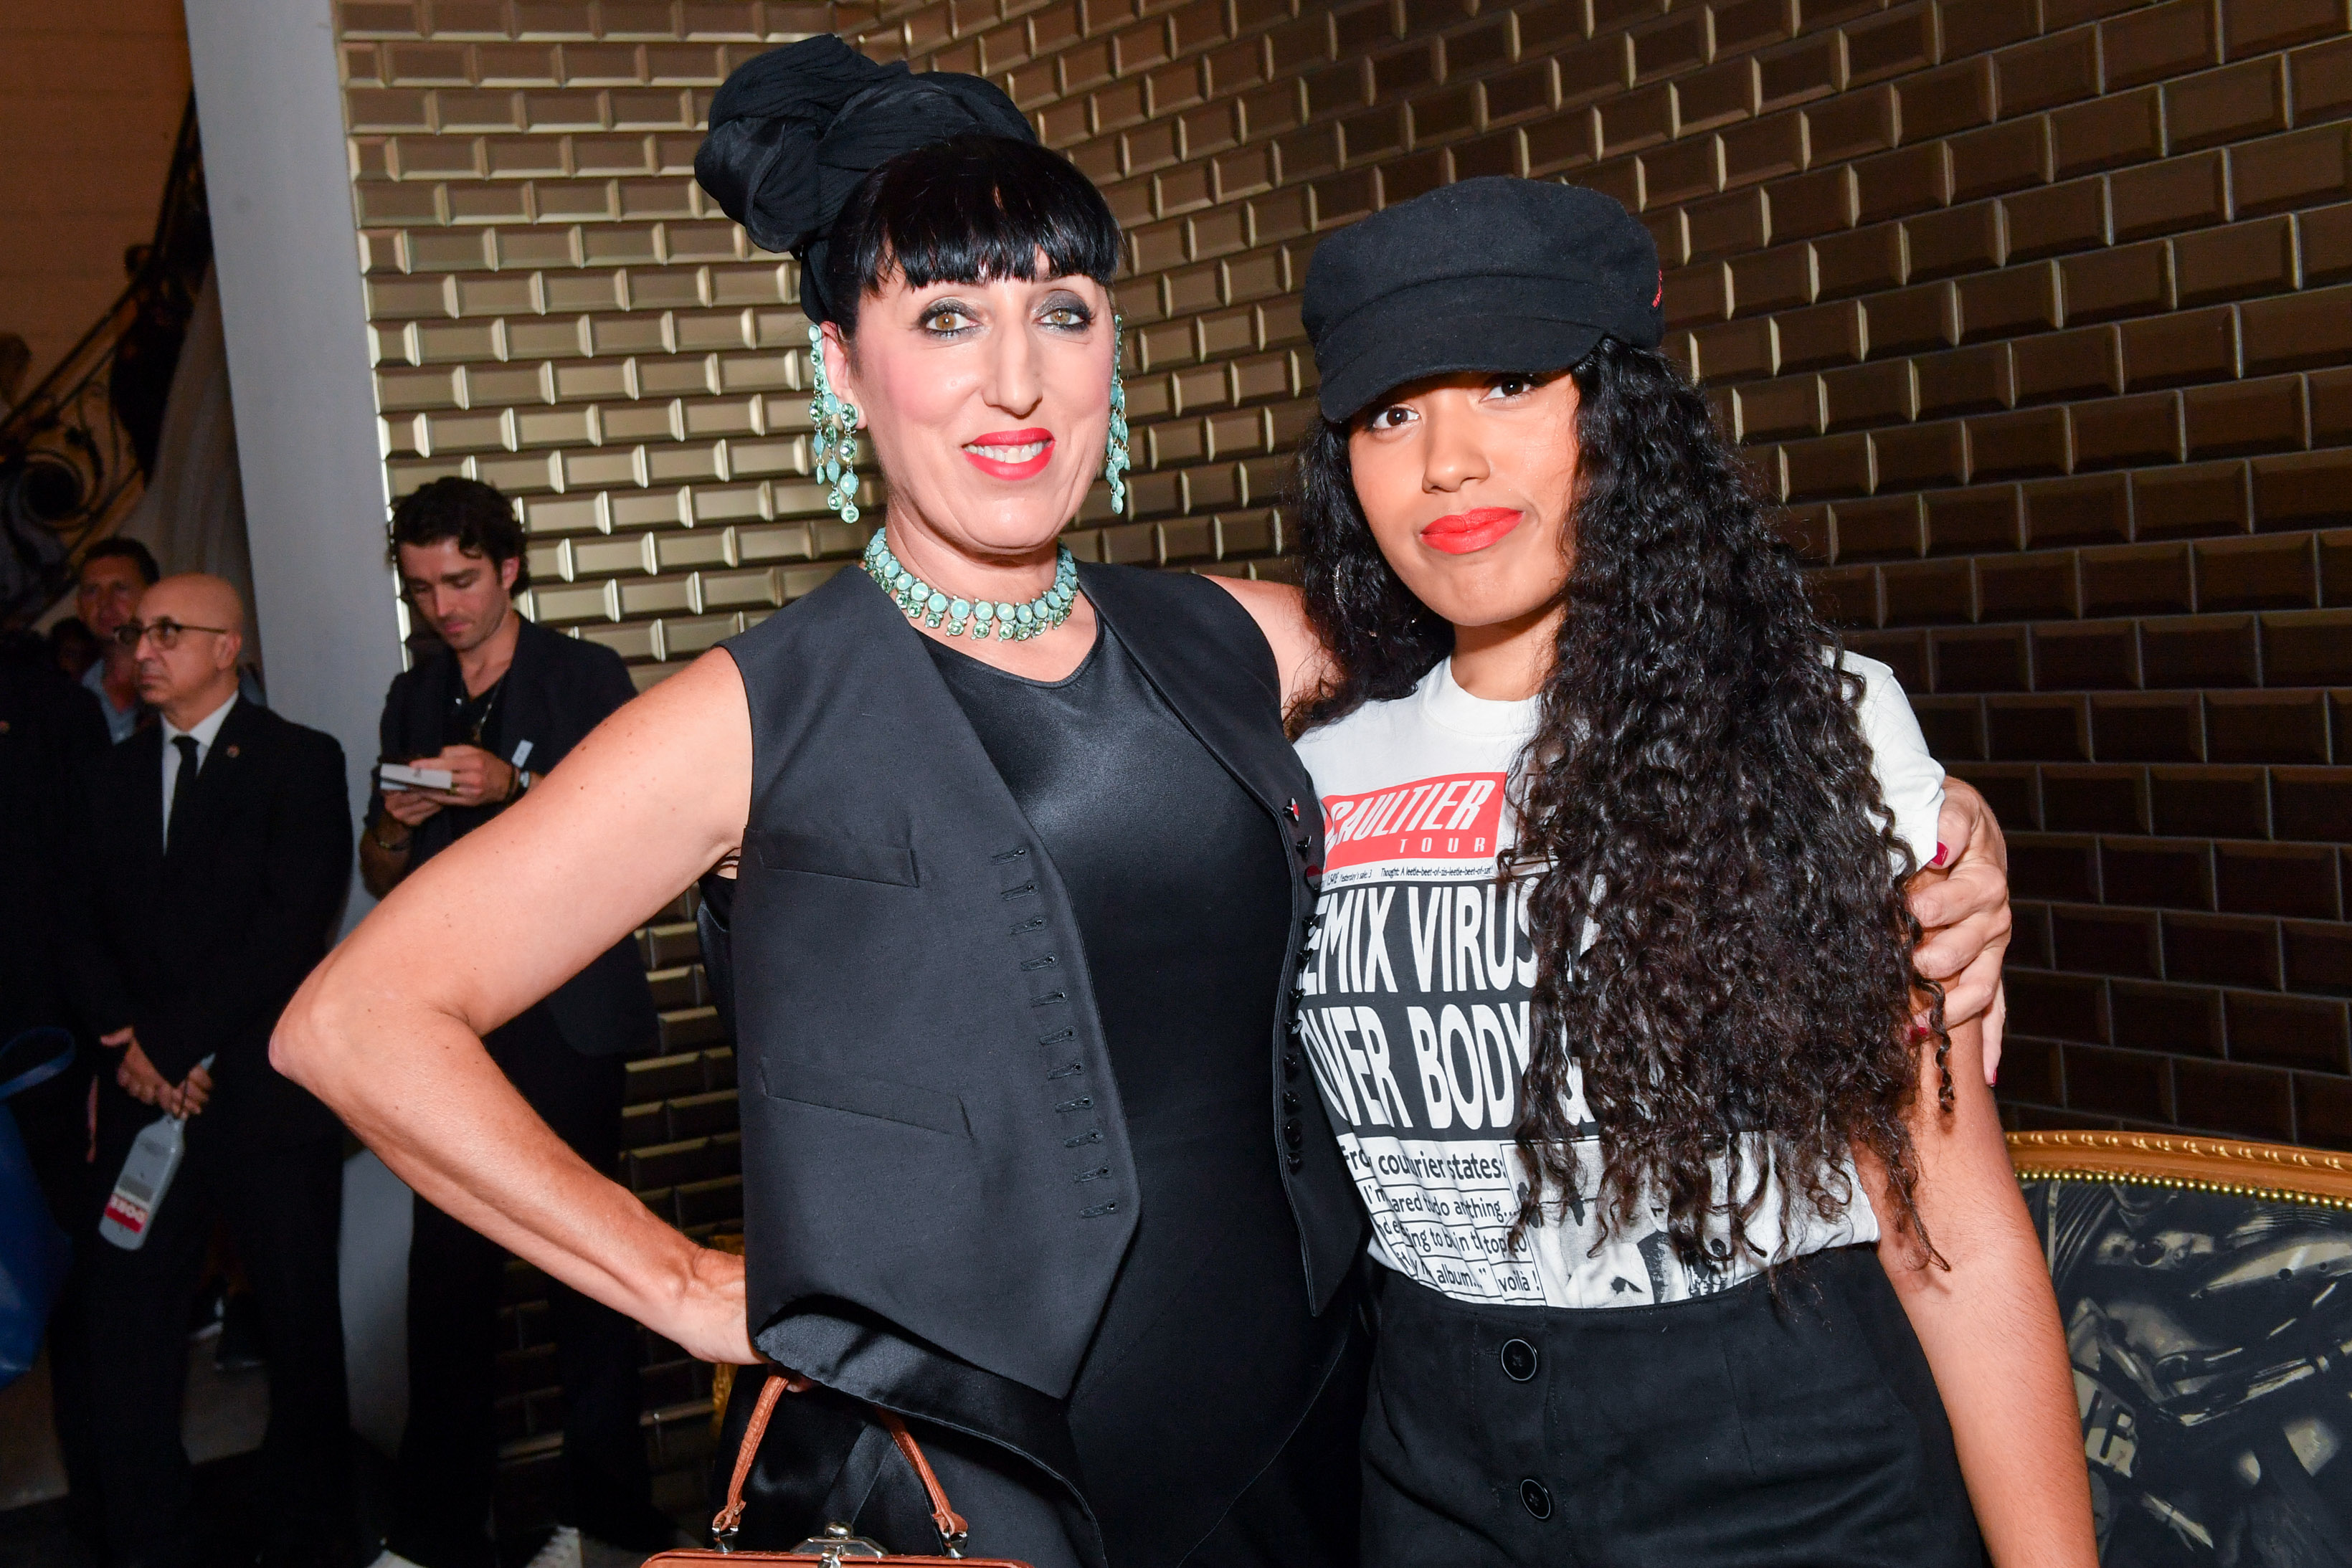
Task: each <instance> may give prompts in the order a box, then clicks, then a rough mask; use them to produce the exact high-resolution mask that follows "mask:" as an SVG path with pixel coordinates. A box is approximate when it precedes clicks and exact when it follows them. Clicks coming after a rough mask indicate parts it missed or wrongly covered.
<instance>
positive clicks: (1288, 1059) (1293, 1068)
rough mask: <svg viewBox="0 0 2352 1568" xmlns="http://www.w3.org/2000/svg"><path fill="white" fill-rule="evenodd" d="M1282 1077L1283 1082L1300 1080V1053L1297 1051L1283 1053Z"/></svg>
mask: <svg viewBox="0 0 2352 1568" xmlns="http://www.w3.org/2000/svg"><path fill="white" fill-rule="evenodd" d="M1282 1077H1283V1082H1286V1083H1296V1082H1298V1053H1297V1051H1284V1052H1283V1053H1282Z"/></svg>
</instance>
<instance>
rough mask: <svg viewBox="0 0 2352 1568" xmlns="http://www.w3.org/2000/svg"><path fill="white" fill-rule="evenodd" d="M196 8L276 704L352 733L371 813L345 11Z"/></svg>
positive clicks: (365, 446)
mask: <svg viewBox="0 0 2352 1568" xmlns="http://www.w3.org/2000/svg"><path fill="white" fill-rule="evenodd" d="M187 11H188V55H189V58H190V62H191V63H192V65H193V66H194V74H195V86H196V118H197V120H198V123H199V124H200V125H201V127H202V129H203V132H204V147H205V189H206V192H207V193H208V194H209V197H210V200H211V204H212V226H213V251H214V257H215V261H214V265H215V267H216V268H217V270H218V273H219V278H220V292H221V313H222V318H223V320H224V322H225V324H226V330H227V338H228V365H229V386H230V394H231V397H232V400H233V402H234V404H235V407H236V448H237V462H238V466H239V468H240V469H241V470H242V474H243V478H244V484H245V516H246V531H247V538H248V539H249V540H250V542H251V545H252V550H253V590H254V597H255V599H256V600H257V603H256V604H255V606H254V613H255V614H256V616H257V618H258V620H259V623H260V628H261V642H262V645H263V647H265V648H266V649H268V660H269V663H268V677H269V706H271V707H273V708H275V709H276V710H277V711H278V713H280V714H282V715H284V716H286V717H288V718H290V719H292V720H294V721H295V722H296V723H298V724H306V725H309V726H310V727H312V728H314V729H322V730H325V731H326V732H327V733H328V734H330V735H331V736H333V737H335V738H336V739H337V740H339V741H341V743H342V747H343V760H344V763H345V766H346V768H348V770H349V774H350V784H351V797H352V821H353V822H354V823H355V824H356V822H357V821H358V814H359V811H360V810H361V809H362V807H363V806H364V805H365V803H366V800H367V789H368V772H369V769H370V768H373V765H374V763H375V751H376V718H377V715H378V714H379V713H380V712H381V710H382V708H383V694H384V687H385V685H386V684H387V683H389V682H390V681H391V679H392V677H393V675H394V674H396V673H397V672H398V671H399V669H400V630H399V626H398V624H397V621H396V617H395V615H394V604H393V594H392V588H391V579H390V571H389V569H388V568H387V567H386V566H385V564H384V559H383V528H384V519H385V509H386V506H387V497H386V493H385V489H384V468H383V453H382V452H381V450H380V449H379V447H378V445H377V441H376V424H375V393H374V385H373V371H372V369H371V367H370V365H369V361H368V336H367V317H366V310H365V305H364V301H363V299H362V293H361V286H360V263H359V235H358V232H357V230H356V228H355V226H354V224H353V218H352V183H351V173H350V169H349V166H348V162H347V157H346V153H345V152H344V139H343V108H342V94H341V83H340V82H339V81H338V79H337V75H336V68H335V44H334V31H333V15H332V8H331V0H187ZM371 904H372V901H371V900H370V899H369V898H368V896H367V894H366V893H365V892H364V891H362V889H361V887H360V885H359V879H358V868H357V866H356V865H354V866H353V868H352V902H351V906H350V909H349V911H348V913H347V914H346V915H345V920H346V923H347V924H346V927H345V928H346V929H348V928H349V924H350V923H355V922H356V921H357V920H358V919H359V917H360V916H361V915H362V914H364V913H365V912H366V911H367V909H368V908H369V907H370V906H371Z"/></svg>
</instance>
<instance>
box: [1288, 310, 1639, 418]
mask: <svg viewBox="0 0 2352 1568" xmlns="http://www.w3.org/2000/svg"><path fill="white" fill-rule="evenodd" d="M1604 330H1605V329H1603V328H1601V327H1599V326H1596V325H1594V324H1592V323H1591V322H1585V321H1550V320H1538V319H1529V318H1528V317H1527V316H1524V315H1516V314H1514V315H1504V314H1499V313H1496V314H1488V313H1485V312H1479V313H1470V312H1463V313H1458V314H1449V315H1447V316H1445V317H1444V318H1443V319H1433V318H1432V317H1431V316H1430V314H1429V313H1428V312H1427V311H1425V310H1423V309H1420V308H1412V307H1405V308H1398V309H1396V310H1393V311H1386V310H1381V309H1379V308H1374V309H1371V310H1367V311H1363V312H1361V313H1360V315H1359V316H1358V317H1357V318H1356V319H1350V320H1349V322H1348V324H1347V331H1346V337H1347V338H1348V340H1349V341H1348V342H1347V343H1345V344H1332V345H1329V347H1330V348H1332V349H1336V350H1338V352H1336V353H1332V354H1330V355H1329V358H1330V359H1331V360H1333V361H1336V363H1333V364H1331V365H1330V366H1329V367H1328V368H1327V369H1326V370H1325V371H1324V372H1323V384H1322V387H1321V389H1320V391H1319V392H1318V393H1317V401H1318V402H1319V403H1320V404H1321V406H1322V410H1323V417H1324V418H1326V419H1328V420H1329V421H1331V422H1332V423H1335V424H1343V423H1347V422H1348V421H1349V420H1350V419H1353V418H1354V417H1355V416H1356V415H1358V414H1360V413H1362V412H1363V411H1364V410H1365V409H1366V408H1367V407H1368V406H1370V403H1371V402H1372V400H1373V399H1375V398H1377V397H1379V396H1381V394H1382V393H1383V392H1390V391H1392V390H1394V389H1395V388H1397V387H1401V386H1402V385H1404V384H1405V383H1406V382H1417V381H1421V380H1423V378H1425V377H1428V376H1443V375H1458V374H1461V373H1463V372H1465V371H1525V372H1528V373H1529V374H1538V373H1541V372H1545V371H1561V370H1566V369H1567V368H1568V367H1569V366H1570V365H1573V364H1575V363H1576V362H1577V361H1580V360H1581V359H1583V358H1584V356H1585V355H1587V354H1589V353H1591V351H1592V346H1593V345H1594V344H1595V343H1598V342H1599V341H1601V338H1602V336H1603V335H1604Z"/></svg>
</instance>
